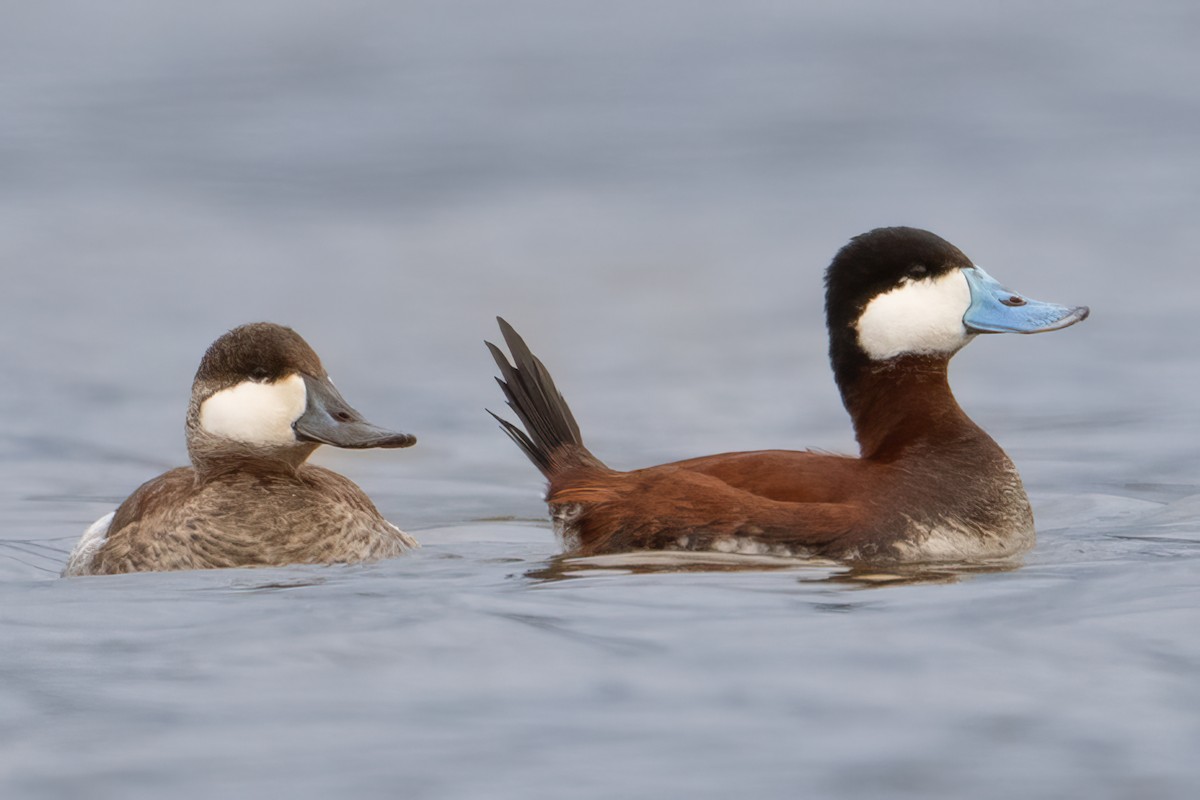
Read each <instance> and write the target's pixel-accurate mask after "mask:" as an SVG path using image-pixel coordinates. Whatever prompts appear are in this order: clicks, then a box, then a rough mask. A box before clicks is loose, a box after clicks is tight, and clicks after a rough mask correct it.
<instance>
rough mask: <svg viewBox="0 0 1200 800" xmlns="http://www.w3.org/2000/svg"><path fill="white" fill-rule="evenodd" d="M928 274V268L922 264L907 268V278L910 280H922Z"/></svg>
mask: <svg viewBox="0 0 1200 800" xmlns="http://www.w3.org/2000/svg"><path fill="white" fill-rule="evenodd" d="M928 273H929V267H927V266H925V265H924V264H915V265H913V266H911V267H909V268H908V277H910V278H917V279H919V278H924V277H925V276H926V274H928Z"/></svg>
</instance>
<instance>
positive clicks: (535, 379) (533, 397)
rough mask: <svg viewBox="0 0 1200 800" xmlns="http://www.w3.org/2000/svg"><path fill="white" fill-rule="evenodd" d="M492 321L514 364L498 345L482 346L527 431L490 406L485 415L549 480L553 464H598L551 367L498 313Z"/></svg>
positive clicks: (488, 343) (498, 381)
mask: <svg viewBox="0 0 1200 800" xmlns="http://www.w3.org/2000/svg"><path fill="white" fill-rule="evenodd" d="M496 321H497V322H498V323H500V333H501V334H502V335H503V336H504V342H505V344H507V345H508V350H509V352H510V353H512V359H513V363H511V364H510V363H509V362H508V359H507V358H506V357H505V355H504V352H503V351H502V350H501V349H500V348H499V347H496V345H494V344H492V343H491V342H484V344H486V345H487V346H488V350H490V351H491V353H492V358H494V359H496V366H497V367H499V369H500V376H501V377H499V378H496V383H498V384H500V389H501V390H502V391H503V392H504V397H505V399H506V400H507V401H508V407H509V408H511V409H512V410H513V412H514V413H515V414H516V415H517V419H519V420H520V421H521V425H523V426H524V428H525V430H521V428H519V427H517V426H516V425H514V424H513V423H511V422H509V421H508V420H506V419H503V418H502V417H499V416H497V415H496V414H493V413H492V412H491V411H490V410H489V411H488V413H489V414H491V415H492V416H493V417H495V419H496V421H497V422H499V423H500V427H501V428H502V429H503V430H504V432H505V433H507V434H508V436H509V438H511V439H512V440H513V441H514V442H516V443H517V446H518V447H520V448H521V450H523V451H524V452H525V455H526V456H528V457H529V460H530V461H532V462H533V463H534V465H535V466H536V467H537V468H538V469H539V470H541V471H542V474H543V475H545V476H546V477H547V478H549V477H550V475H551V472H552V471H553V470H554V468H555V467H556V466H558V467H561V466H563V465H564V464H581V465H582V464H587V465H596V466H602V465H601V464H600V462H599V461H598V460H597V459H596V457H595V456H593V455H592V454H591V453H589V452H588V450H587V448H586V447H584V445H583V437H581V436H580V435H579V425H578V424H577V423H576V422H575V417H574V416H573V415H572V414H571V409H570V407H568V406H567V401H566V400H564V399H563V396H562V395H561V394H559V392H558V389H557V388H556V387H555V386H554V379H553V378H551V377H550V371H549V370H547V369H546V367H545V365H544V364H542V362H541V361H539V360H538V358H537V356H535V355H534V354H533V353H532V352H530V350H529V347H528V346H527V345H526V344H525V340H524V339H522V338H521V337H520V335H518V334H517V332H516V331H515V330H513V327H512V326H511V325H509V324H508V323H507V322H505V321H504V320H503V319H502V318H500V317H496Z"/></svg>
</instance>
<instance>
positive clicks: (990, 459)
mask: <svg viewBox="0 0 1200 800" xmlns="http://www.w3.org/2000/svg"><path fill="white" fill-rule="evenodd" d="M825 284H826V296H825V312H826V320H827V324H828V328H829V338H830V348H829V351H830V360H831V362H832V364H833V373H834V377H835V379H836V381H837V385H838V388H839V389H840V390H841V395H842V401H843V403H844V404H845V406H846V410H847V411H849V412H850V417H851V419H852V421H853V423H854V432H855V435H856V437H857V439H858V443H859V447H860V450H861V457H859V458H852V457H848V456H837V455H827V454H824V453H814V452H809V451H789V450H766V451H759V452H746V453H724V454H721V455H713V456H705V457H702V458H694V459H691V460H688V461H679V462H675V463H672V464H663V465H661V466H656V467H649V468H647V469H640V470H634V471H632V472H618V471H616V470H613V469H609V468H608V467H606V466H605V465H604V464H603V463H602V462H601V461H600V460H599V459H597V458H596V457H595V456H593V455H592V454H591V452H590V451H589V450H588V449H587V448H586V447H584V444H583V439H582V438H581V437H580V435H579V426H578V425H577V424H576V423H575V419H574V417H573V416H572V415H571V411H570V409H569V408H568V407H567V404H566V402H565V401H564V400H563V398H562V395H560V394H559V392H558V390H557V389H556V388H555V386H554V382H553V380H551V378H550V374H549V372H548V371H547V370H546V368H545V366H543V365H542V363H541V362H540V361H539V360H538V359H537V358H536V357H534V355H533V354H532V353H531V352H530V351H529V348H528V347H527V346H526V345H525V342H524V341H523V340H522V339H521V337H520V336H518V335H517V333H516V332H515V331H514V330H513V329H512V327H510V326H509V325H508V324H507V323H506V322H505V321H504V320H502V319H501V320H499V322H500V329H501V331H502V333H503V335H504V340H505V342H507V344H508V349H509V351H510V352H511V353H512V356H513V361H514V363H513V364H510V363H509V362H508V359H507V358H505V356H504V354H503V353H502V352H501V351H500V350H499V349H498V348H497V347H495V346H494V345H492V344H491V343H488V347H489V348H490V349H491V351H492V355H493V356H494V357H495V359H496V364H497V365H498V366H499V369H500V373H501V375H502V377H503V379H499V378H498V379H497V381H498V382H499V383H500V386H501V388H502V389H503V391H504V395H505V397H506V398H507V400H508V405H509V406H510V407H511V408H512V410H513V411H514V412H516V415H517V417H518V419H519V420H520V421H521V423H522V425H523V426H524V430H521V429H520V428H518V427H517V426H516V425H514V424H512V423H510V422H507V421H505V420H503V419H501V418H500V417H496V419H497V420H498V421H499V422H500V424H501V426H502V427H503V429H504V431H505V432H506V433H507V434H508V435H509V436H510V437H512V439H513V441H515V442H516V443H517V445H518V446H520V448H521V449H522V450H523V451H524V452H525V454H526V455H527V456H528V457H529V459H530V460H531V461H533V463H534V464H535V465H536V466H537V467H538V469H539V470H541V472H542V474H543V475H545V476H546V479H547V480H548V482H549V489H548V491H547V494H546V502H547V503H548V504H549V507H550V513H551V516H552V517H553V519H554V522H555V528H556V530H557V531H558V533H559V534H560V535H561V536H562V538H563V540H564V546H565V547H566V549H567V551H568V552H569V553H570V554H573V555H595V554H599V553H611V552H617V551H628V550H639V549H652V550H660V549H676V550H717V551H722V552H742V553H752V554H774V555H788V556H801V557H808V556H813V557H826V558H834V559H839V560H842V561H850V562H880V563H888V562H891V563H897V562H922V561H943V562H946V561H968V560H969V561H978V560H981V559H993V558H1004V557H1008V556H1012V555H1014V554H1017V553H1020V552H1023V551H1025V550H1027V549H1029V548H1030V547H1032V546H1033V543H1034V527H1033V512H1032V511H1031V509H1030V506H1029V499H1028V498H1027V497H1026V495H1025V489H1024V487H1023V486H1022V484H1021V478H1020V476H1019V475H1018V474H1017V470H1016V468H1015V467H1014V466H1013V463H1012V461H1010V460H1009V458H1008V456H1007V455H1006V454H1005V453H1004V451H1003V450H1001V449H1000V446H999V445H997V444H996V443H995V442H994V441H993V440H992V439H991V437H989V436H988V435H987V434H986V433H984V432H983V430H982V429H981V428H980V427H979V426H978V425H976V424H975V423H974V422H972V421H971V420H970V419H969V418H968V417H967V415H966V414H965V413H963V411H962V409H961V408H959V406H958V403H957V402H955V400H954V395H953V394H951V392H950V385H949V383H948V381H947V366H948V364H949V362H950V358H951V357H952V356H953V355H954V354H955V353H957V352H958V351H959V350H960V349H962V347H963V346H964V345H966V344H967V343H968V342H970V341H971V340H972V339H974V338H975V336H976V335H977V334H980V333H1038V332H1041V331H1052V330H1058V329H1059V328H1065V327H1067V326H1068V325H1072V324H1074V323H1076V322H1079V321H1080V320H1083V319H1085V318H1086V317H1087V315H1088V309H1087V308H1085V307H1078V308H1066V307H1064V306H1058V305H1052V304H1049V303H1041V302H1038V301H1035V300H1030V299H1028V298H1026V297H1023V296H1021V295H1019V294H1017V293H1015V292H1012V291H1009V290H1008V289H1006V288H1004V287H1003V286H1001V285H1000V284H999V283H997V282H996V281H995V280H994V279H993V278H992V277H991V276H990V275H988V274H987V273H986V272H984V271H983V270H982V269H980V268H979V267H978V266H976V265H975V264H973V263H972V262H971V261H970V259H968V258H967V257H966V256H965V255H963V253H962V252H961V251H960V250H959V249H958V248H956V247H954V246H953V245H951V244H950V243H949V242H946V241H945V240H943V239H941V238H939V237H937V236H935V235H934V234H932V233H929V232H928V231H923V230H918V229H915V228H880V229H877V230H873V231H870V232H868V233H865V234H862V235H861V236H857V237H855V238H854V239H852V240H851V241H850V243H849V244H847V245H846V246H845V247H843V248H842V249H841V251H840V252H839V253H838V254H837V256H836V257H835V258H834V259H833V263H832V264H831V265H830V266H829V270H828V272H827V273H826V278H825ZM489 413H490V412H489ZM492 416H496V415H495V414H493V415H492Z"/></svg>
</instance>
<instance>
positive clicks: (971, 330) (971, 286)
mask: <svg viewBox="0 0 1200 800" xmlns="http://www.w3.org/2000/svg"><path fill="white" fill-rule="evenodd" d="M825 286H826V295H825V313H826V319H827V321H828V325H829V336H830V357H831V360H832V361H833V366H834V372H835V374H836V375H837V378H838V383H839V385H841V386H842V387H843V391H845V388H846V386H847V385H848V384H849V383H850V382H851V381H852V380H853V378H854V376H855V375H856V374H857V373H858V372H860V371H861V370H862V369H863V368H870V367H872V366H881V365H888V364H890V363H892V362H895V361H896V360H898V359H906V358H917V359H926V360H933V361H939V360H940V361H945V360H948V359H949V358H950V357H951V356H953V355H954V354H955V353H957V352H958V351H959V350H961V349H962V348H963V347H965V346H966V345H967V344H968V343H969V342H970V341H971V340H972V339H974V338H975V337H976V336H977V335H979V334H981V333H1043V332H1045V331H1054V330H1059V329H1061V328H1066V327H1068V326H1070V325H1074V324H1075V323H1076V322H1079V321H1081V320H1083V319H1086V318H1087V316H1088V309H1087V307H1086V306H1076V307H1068V306H1061V305H1057V304H1054V303H1044V302H1041V301H1038V300H1032V299H1030V298H1028V297H1025V296H1024V295H1021V294H1019V293H1017V292H1014V291H1011V290H1009V289H1007V288H1005V287H1004V286H1003V285H1001V284H1000V283H999V282H998V281H996V280H995V279H994V278H992V276H990V275H988V274H987V273H986V272H985V271H984V270H983V269H981V268H980V267H979V266H977V265H976V264H974V263H973V262H972V261H971V260H970V259H969V258H967V256H966V255H964V254H963V252H962V251H961V250H959V249H958V248H957V247H955V246H954V245H952V244H950V243H949V242H947V241H946V240H945V239H942V238H941V237H939V236H936V235H934V234H932V233H930V232H929V231H924V230H920V229H918V228H903V227H898V228H877V229H875V230H873V231H870V232H868V233H864V234H862V235H861V236H856V237H855V238H854V239H852V240H850V242H849V244H847V245H846V246H845V247H843V248H842V249H841V250H840V251H839V252H838V254H837V255H836V256H835V257H834V259H833V263H832V264H830V266H829V270H828V272H827V273H826V276H825Z"/></svg>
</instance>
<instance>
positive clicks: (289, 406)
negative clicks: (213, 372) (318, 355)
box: [200, 375, 308, 445]
mask: <svg viewBox="0 0 1200 800" xmlns="http://www.w3.org/2000/svg"><path fill="white" fill-rule="evenodd" d="M307 404H308V392H307V390H305V388H304V379H303V378H301V377H300V376H299V375H289V376H288V377H286V378H283V379H281V380H278V381H275V382H274V383H255V382H254V381H242V382H241V383H239V384H237V385H236V386H231V387H229V388H228V389H222V390H221V391H219V392H217V393H216V394H214V395H213V396H212V397H210V398H208V399H207V400H205V401H204V403H203V404H202V405H201V406H200V427H201V428H203V429H204V430H205V431H207V432H208V433H211V434H212V435H213V436H220V437H221V438H223V439H232V440H234V441H237V442H244V443H246V444H255V445H291V444H295V443H296V434H295V432H294V431H293V430H292V423H293V422H295V421H296V420H297V419H299V418H300V415H301V414H303V413H304V409H305V408H306V406H307Z"/></svg>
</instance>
